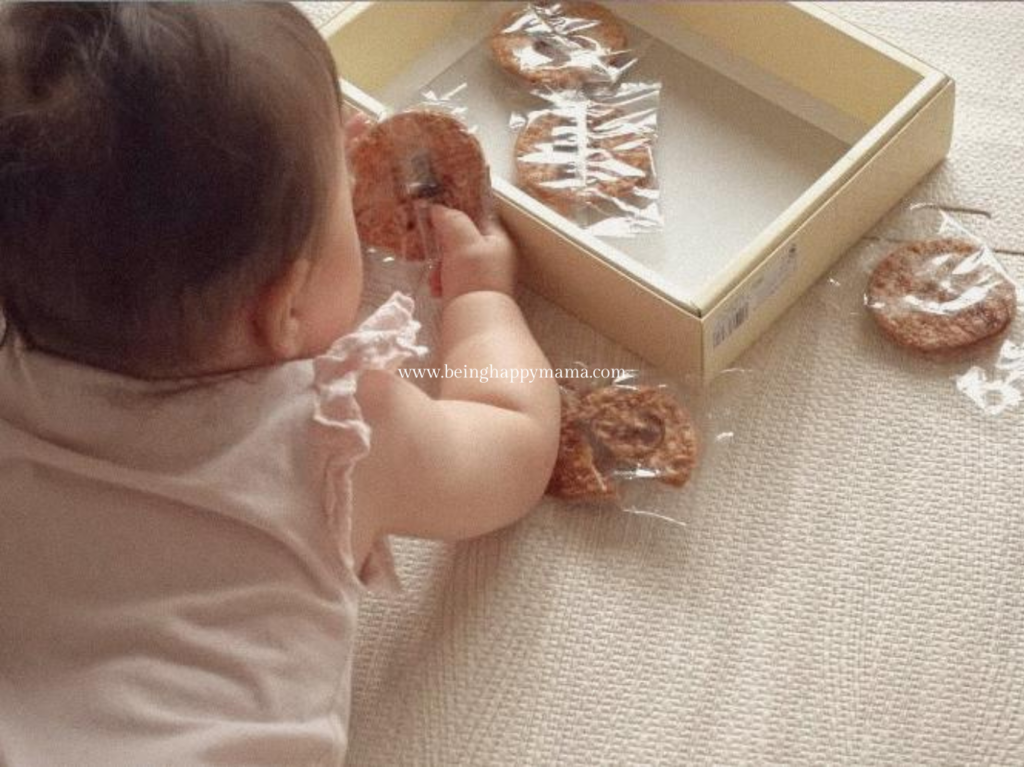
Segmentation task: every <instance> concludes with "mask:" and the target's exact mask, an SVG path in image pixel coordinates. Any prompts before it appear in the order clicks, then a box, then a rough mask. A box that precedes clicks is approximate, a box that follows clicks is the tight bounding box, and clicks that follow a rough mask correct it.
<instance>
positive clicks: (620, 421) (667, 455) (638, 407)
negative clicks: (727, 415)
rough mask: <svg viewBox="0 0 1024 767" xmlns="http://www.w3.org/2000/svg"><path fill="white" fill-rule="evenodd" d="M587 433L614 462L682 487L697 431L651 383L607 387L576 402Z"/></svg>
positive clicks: (694, 452) (693, 462) (678, 407)
mask: <svg viewBox="0 0 1024 767" xmlns="http://www.w3.org/2000/svg"><path fill="white" fill-rule="evenodd" d="M580 417H581V418H583V419H584V420H585V421H586V423H587V424H588V427H589V429H590V432H591V434H593V436H594V438H595V439H596V440H598V441H599V442H600V443H601V445H602V446H603V447H604V448H605V449H607V450H608V452H609V453H610V454H611V455H612V456H613V457H614V458H615V459H617V460H618V461H620V462H624V463H628V464H630V465H631V466H632V467H635V468H636V469H637V470H638V471H640V472H641V473H642V474H648V473H649V474H650V475H651V476H654V477H656V478H657V479H659V480H660V481H662V482H665V483H666V484H669V485H674V486H676V487H682V486H683V485H685V484H686V482H687V481H688V480H689V479H690V475H691V474H692V473H693V468H694V466H696V464H697V452H698V451H697V431H696V429H695V428H694V425H693V419H692V418H691V417H690V414H689V412H688V411H687V410H686V408H684V407H683V406H682V405H680V404H679V403H678V402H676V401H675V400H674V399H673V398H672V397H671V396H670V395H669V394H668V392H666V391H665V390H664V389H662V388H658V387H656V386H637V387H624V386H609V387H606V388H603V389H597V390H595V391H593V392H590V393H589V394H587V395H586V396H585V397H584V398H583V400H582V402H581V405H580Z"/></svg>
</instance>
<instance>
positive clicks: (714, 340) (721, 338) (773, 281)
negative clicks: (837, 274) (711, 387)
mask: <svg viewBox="0 0 1024 767" xmlns="http://www.w3.org/2000/svg"><path fill="white" fill-rule="evenodd" d="M796 271H797V249H796V243H795V242H794V243H792V244H791V245H790V246H789V249H788V250H787V251H786V255H785V256H783V257H782V259H781V260H780V261H779V262H778V263H777V264H776V265H775V266H773V267H772V268H771V269H769V270H767V271H766V272H764V273H763V274H761V275H759V276H758V277H757V278H756V279H755V280H754V282H753V283H752V284H751V285H750V287H748V288H747V289H746V290H744V291H743V292H742V293H740V295H738V296H737V297H736V298H734V299H733V300H732V301H731V302H730V303H729V306H728V307H727V308H726V310H725V312H724V313H723V315H722V317H721V318H720V319H719V320H718V321H717V322H716V323H715V327H714V329H713V330H712V332H711V346H712V348H715V349H717V348H718V347H719V346H721V345H722V344H723V343H725V341H726V339H728V338H729V336H731V335H732V334H733V333H735V332H736V331H737V330H739V329H740V327H741V326H742V325H743V324H744V323H745V322H746V321H747V320H748V319H749V318H750V314H751V312H753V311H754V310H755V309H757V307H759V306H760V305H761V304H763V303H764V302H765V301H767V300H768V299H769V298H771V297H772V296H774V295H775V294H776V293H778V292H779V288H781V287H782V285H783V283H785V282H786V280H788V279H789V278H790V276H792V275H793V274H795V273H796Z"/></svg>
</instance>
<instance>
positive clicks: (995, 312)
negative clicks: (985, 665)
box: [826, 204, 1024, 415]
mask: <svg viewBox="0 0 1024 767" xmlns="http://www.w3.org/2000/svg"><path fill="white" fill-rule="evenodd" d="M894 225H895V228H896V229H897V233H898V234H899V235H900V236H899V237H890V238H884V239H882V238H879V239H876V240H875V241H872V242H870V243H868V244H867V245H866V246H865V247H863V248H862V249H860V251H859V252H858V255H857V259H856V263H855V264H853V265H852V266H853V269H852V275H851V270H850V268H849V267H843V266H841V267H838V268H837V269H836V270H835V271H834V272H833V274H832V276H831V277H830V279H829V281H828V283H827V285H828V288H827V293H826V297H827V298H828V300H830V301H831V302H833V303H838V304H840V305H842V306H844V307H846V309H847V310H848V311H850V312H857V313H860V314H861V316H864V317H865V318H866V321H867V322H869V324H870V325H871V327H872V333H873V334H874V335H875V336H877V337H878V338H879V339H880V340H881V343H883V344H884V345H885V346H887V347H888V348H889V349H891V350H892V352H893V353H892V355H890V356H891V357H892V358H893V359H894V360H895V361H896V363H897V364H900V365H903V366H905V367H908V368H913V369H919V370H921V371H922V373H924V374H931V375H936V376H942V377H947V378H950V379H951V380H952V381H953V382H954V384H955V387H956V389H957V390H959V391H960V392H961V393H963V394H964V395H966V397H967V398H968V400H969V401H970V402H972V403H973V404H974V405H976V406H977V407H979V408H980V409H981V410H982V411H983V412H985V413H987V414H990V415H998V414H1000V413H1004V412H1007V411H1012V410H1017V409H1021V408H1022V405H1024V330H1022V328H1021V324H1022V323H1021V320H1020V318H1019V315H1020V313H1021V309H1022V304H1024V291H1022V290H1021V287H1020V286H1019V285H1018V283H1017V282H1016V281H1015V280H1014V278H1013V276H1012V275H1011V274H1010V273H1009V272H1008V271H1007V269H1006V268H1005V266H1004V264H1003V263H1002V262H1001V261H1000V260H999V258H998V257H997V256H996V254H995V252H994V251H993V249H992V248H991V247H990V246H989V244H988V243H986V242H985V241H984V240H983V239H981V238H980V237H978V236H977V235H975V234H974V233H972V232H971V231H969V230H968V229H967V228H966V227H965V226H963V225H962V224H961V223H960V222H959V221H958V220H957V219H956V218H955V217H954V216H953V215H952V214H950V213H947V212H945V211H943V210H942V209H941V208H939V207H937V206H934V205H930V204H918V205H913V206H911V207H909V208H908V209H907V210H905V211H902V212H900V213H899V214H898V215H897V216H895V217H894Z"/></svg>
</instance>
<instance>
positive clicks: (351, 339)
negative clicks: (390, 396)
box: [313, 293, 426, 589]
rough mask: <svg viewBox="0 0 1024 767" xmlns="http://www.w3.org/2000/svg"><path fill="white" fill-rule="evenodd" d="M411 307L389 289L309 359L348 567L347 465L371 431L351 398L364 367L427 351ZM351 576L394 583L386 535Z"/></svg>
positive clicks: (329, 503)
mask: <svg viewBox="0 0 1024 767" xmlns="http://www.w3.org/2000/svg"><path fill="white" fill-rule="evenodd" d="M414 307H415V304H414V303H413V300H412V299H411V298H410V297H409V296H407V295H404V294H402V293H394V294H393V295H392V296H391V298H389V299H388V300H387V301H385V302H384V303H383V304H382V305H381V306H380V308H379V309H377V310H376V311H375V312H374V313H373V314H371V315H370V316H369V317H368V318H367V319H366V320H365V321H364V322H363V323H361V324H360V325H359V326H358V327H357V328H356V329H355V330H354V331H352V332H351V333H349V334H347V335H345V336H343V337H341V338H339V339H338V340H337V341H335V342H334V344H332V345H331V348H330V349H328V350H327V352H325V353H324V354H322V355H320V356H319V357H316V358H315V359H314V360H313V380H314V386H315V388H316V410H315V413H314V416H313V418H314V421H315V424H316V427H317V431H318V433H319V435H320V440H319V445H318V447H319V448H320V451H321V463H322V467H323V473H322V475H321V476H322V477H323V487H324V496H323V505H324V511H325V513H326V514H327V520H328V524H329V525H330V528H331V530H332V532H333V533H334V535H335V540H336V541H337V542H338V547H339V553H340V554H341V558H342V561H343V562H344V563H345V565H346V566H347V567H348V568H350V569H351V568H353V561H352V550H351V537H352V468H353V467H354V466H355V464H356V462H358V461H359V459H360V458H362V457H363V456H365V455H366V453H367V452H368V451H369V449H370V436H371V435H370V427H369V425H368V424H367V423H366V422H365V421H364V420H363V414H362V411H361V410H360V408H359V403H358V402H357V401H356V388H357V386H358V383H359V376H360V375H361V374H362V373H363V371H366V370H388V371H391V370H395V369H396V368H398V367H399V366H401V365H402V363H403V362H405V361H406V360H408V359H410V358H412V357H418V356H421V355H422V354H424V353H426V347H423V346H420V345H417V343H416V336H417V333H418V332H419V329H420V324H419V322H417V321H416V320H415V319H413V309H414ZM356 575H357V576H358V577H359V579H360V581H361V582H362V583H363V585H364V586H366V587H368V588H371V589H380V588H384V589H386V588H388V587H392V588H396V587H397V585H398V579H397V577H396V576H395V570H394V564H393V561H392V558H391V552H390V549H389V547H388V545H387V541H386V540H381V541H378V542H377V543H376V544H375V545H374V549H373V551H372V552H371V553H370V556H369V558H368V559H367V560H366V563H365V565H364V566H363V569H362V572H360V573H357V574H356Z"/></svg>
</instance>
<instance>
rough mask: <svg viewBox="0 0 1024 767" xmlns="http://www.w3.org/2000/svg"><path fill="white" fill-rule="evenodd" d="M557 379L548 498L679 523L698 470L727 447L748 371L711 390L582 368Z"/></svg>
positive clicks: (730, 374) (626, 372)
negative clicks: (555, 442)
mask: <svg viewBox="0 0 1024 767" xmlns="http://www.w3.org/2000/svg"><path fill="white" fill-rule="evenodd" d="M555 373H556V374H558V375H560V376H561V377H560V378H559V389H560V392H561V397H562V411H561V419H560V424H561V436H560V442H559V451H558V458H557V460H556V462H555V467H554V470H553V472H552V476H551V479H550V480H549V482H548V487H547V494H548V495H549V496H551V497H554V498H559V499H561V500H563V501H567V502H571V503H572V504H573V505H579V504H584V505H593V506H601V507H611V508H617V509H621V510H623V511H627V512H632V513H640V514H644V515H648V516H655V517H658V518H661V519H665V520H668V521H672V522H682V521H683V519H684V517H685V516H686V513H687V507H688V504H689V503H690V495H691V494H692V491H693V489H694V486H695V485H696V484H697V483H699V482H700V479H701V477H702V476H703V472H704V469H705V468H706V467H707V466H708V465H709V464H710V465H714V464H716V463H717V462H719V461H721V459H722V456H723V453H724V452H725V451H726V450H727V449H728V447H729V444H730V443H731V440H732V437H733V435H734V433H735V428H734V427H735V424H734V423H733V422H734V420H735V417H734V414H733V409H734V407H735V402H736V401H737V394H738V393H739V392H741V391H742V390H745V389H746V388H747V387H746V384H747V383H748V381H749V371H743V370H730V371H727V372H726V373H724V374H723V375H722V376H721V379H720V380H718V379H716V382H713V383H712V385H711V386H709V387H702V386H700V385H699V384H698V383H697V382H696V381H671V382H669V381H666V380H663V379H661V377H660V376H658V375H656V374H652V373H640V372H639V371H636V370H608V369H604V370H598V369H594V368H590V367H587V366H583V365H575V366H570V367H568V368H559V369H556V370H555ZM607 374H611V375H607Z"/></svg>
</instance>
